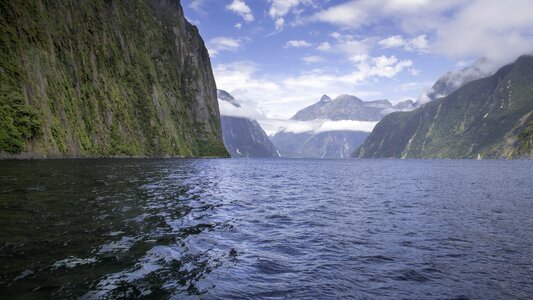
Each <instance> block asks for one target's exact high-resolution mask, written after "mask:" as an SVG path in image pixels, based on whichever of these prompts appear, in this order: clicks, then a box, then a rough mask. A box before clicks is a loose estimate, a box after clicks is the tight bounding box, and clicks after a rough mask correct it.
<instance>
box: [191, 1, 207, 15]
mask: <svg viewBox="0 0 533 300" xmlns="http://www.w3.org/2000/svg"><path fill="white" fill-rule="evenodd" d="M204 4H205V0H192V1H191V3H190V4H189V7H190V8H191V9H192V10H194V11H195V12H196V13H197V14H201V15H205V14H207V13H206V12H205V10H204Z"/></svg>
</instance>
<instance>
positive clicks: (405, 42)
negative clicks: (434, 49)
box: [378, 34, 429, 52]
mask: <svg viewBox="0 0 533 300" xmlns="http://www.w3.org/2000/svg"><path fill="white" fill-rule="evenodd" d="M378 45H380V46H382V47H383V48H399V47H402V48H403V49H404V50H406V51H410V52H415V51H416V52H427V51H428V50H429V43H428V41H427V39H426V35H425V34H421V35H419V36H417V37H414V38H412V39H404V38H403V37H402V36H401V35H393V36H391V37H388V38H386V39H383V40H380V41H378Z"/></svg>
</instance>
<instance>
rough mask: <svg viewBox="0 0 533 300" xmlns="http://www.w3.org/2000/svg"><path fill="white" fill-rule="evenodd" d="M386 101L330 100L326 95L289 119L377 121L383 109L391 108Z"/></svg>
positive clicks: (344, 97)
mask: <svg viewBox="0 0 533 300" xmlns="http://www.w3.org/2000/svg"><path fill="white" fill-rule="evenodd" d="M392 107H393V106H392V104H391V103H390V102H389V101H388V100H376V101H363V100H361V99H359V98H357V97H355V96H351V95H340V96H339V97H337V98H335V100H331V98H329V97H328V96H327V95H324V96H322V98H321V99H320V101H318V102H317V103H315V104H313V105H311V106H308V107H306V108H304V109H302V110H300V111H298V112H297V113H296V114H295V115H294V116H293V117H292V118H291V119H292V120H298V121H309V120H317V119H328V120H333V121H338V120H359V121H379V120H380V119H381V118H382V117H383V115H384V114H383V110H384V109H385V108H392Z"/></svg>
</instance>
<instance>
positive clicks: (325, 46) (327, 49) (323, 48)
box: [316, 42, 331, 51]
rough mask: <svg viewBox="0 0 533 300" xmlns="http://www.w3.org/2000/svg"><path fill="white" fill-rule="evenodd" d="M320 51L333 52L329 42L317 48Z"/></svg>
mask: <svg viewBox="0 0 533 300" xmlns="http://www.w3.org/2000/svg"><path fill="white" fill-rule="evenodd" d="M316 49H317V50H318V51H329V50H331V44H330V43H329V42H323V43H321V44H320V45H318V47H317V48H316Z"/></svg>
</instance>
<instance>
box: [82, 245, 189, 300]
mask: <svg viewBox="0 0 533 300" xmlns="http://www.w3.org/2000/svg"><path fill="white" fill-rule="evenodd" d="M181 258H182V255H181V252H180V251H179V249H176V248H172V247H167V246H155V247H153V248H152V249H150V250H149V251H148V252H146V254H145V255H144V256H143V257H142V258H141V259H139V261H138V262H137V263H136V264H135V266H133V267H132V268H130V269H128V270H124V271H121V272H117V273H113V274H109V275H107V276H106V277H104V278H103V279H101V280H100V282H98V284H97V285H96V289H95V290H93V291H89V292H88V293H86V294H85V295H83V296H82V297H81V298H83V299H102V298H106V296H108V295H109V293H111V292H112V291H113V290H115V289H117V288H118V287H119V286H120V285H121V284H123V283H132V282H135V281H137V280H140V279H142V278H144V277H146V276H148V275H149V274H151V273H153V272H156V271H158V270H160V269H162V268H163V267H164V264H167V263H170V262H172V261H175V260H179V259H181Z"/></svg>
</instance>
